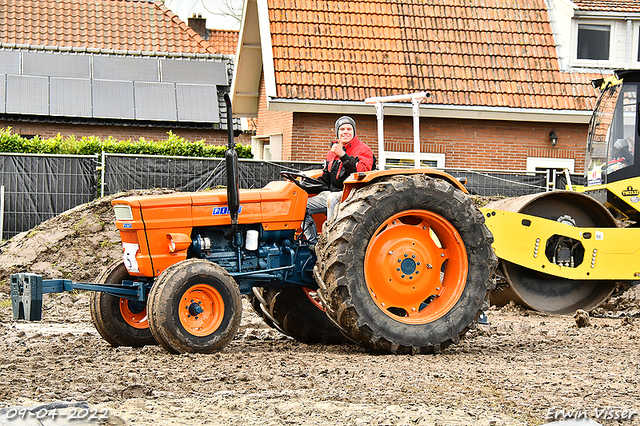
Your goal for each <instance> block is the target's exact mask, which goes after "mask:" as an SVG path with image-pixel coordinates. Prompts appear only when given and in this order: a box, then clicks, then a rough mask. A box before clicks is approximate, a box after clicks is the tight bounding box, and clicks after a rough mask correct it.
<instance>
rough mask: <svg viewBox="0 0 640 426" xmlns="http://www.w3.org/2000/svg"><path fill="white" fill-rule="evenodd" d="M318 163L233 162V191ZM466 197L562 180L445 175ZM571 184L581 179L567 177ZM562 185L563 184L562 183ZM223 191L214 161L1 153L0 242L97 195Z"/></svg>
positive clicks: (513, 192)
mask: <svg viewBox="0 0 640 426" xmlns="http://www.w3.org/2000/svg"><path fill="white" fill-rule="evenodd" d="M321 167H322V164H321V163H312V162H282V161H257V160H240V161H239V162H238V170H239V174H240V187H241V188H246V189H251V188H262V187H264V186H265V185H266V184H267V183H269V182H271V181H274V180H280V179H281V177H280V172H281V171H283V170H286V171H301V170H311V169H319V168H321ZM445 171H446V172H448V173H450V174H451V175H453V176H454V177H456V178H458V179H465V180H466V184H465V186H466V187H467V189H468V190H469V192H470V193H472V194H477V195H482V196H491V195H498V196H506V197H514V196H520V195H526V194H532V193H537V192H543V191H547V190H550V189H553V187H554V184H555V187H557V188H564V180H563V179H564V178H563V177H562V176H560V175H558V174H556V173H548V172H535V173H528V172H508V171H505V172H496V171H478V170H466V169H464V170H463V169H446V170H445ZM570 179H571V181H572V183H573V184H582V181H583V178H582V176H579V175H571V176H570ZM565 180H566V179H565ZM225 185H226V172H225V166H224V161H223V160H221V159H217V158H189V157H163V156H148V155H146V156H145V155H126V154H102V155H98V156H65V155H28V154H0V194H2V192H4V196H1V197H0V198H1V199H0V237H2V238H3V239H4V238H11V237H12V236H14V235H16V234H18V233H20V232H23V231H27V230H29V229H31V228H33V227H34V226H36V225H38V224H39V223H40V222H42V221H44V220H47V219H49V218H51V217H53V216H56V215H58V214H60V213H62V212H64V211H66V210H68V209H70V208H73V207H75V206H77V205H79V204H83V203H86V202H89V201H91V200H93V199H95V198H96V197H98V196H101V195H111V194H115V193H117V192H119V191H124V190H131V189H147V188H172V189H177V190H179V191H200V190H204V189H210V188H216V187H220V186H225Z"/></svg>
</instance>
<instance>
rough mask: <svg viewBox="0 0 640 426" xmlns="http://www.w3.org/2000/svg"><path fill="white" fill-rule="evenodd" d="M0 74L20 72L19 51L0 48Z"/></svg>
mask: <svg viewBox="0 0 640 426" xmlns="http://www.w3.org/2000/svg"><path fill="white" fill-rule="evenodd" d="M0 74H20V52H17V51H13V50H0Z"/></svg>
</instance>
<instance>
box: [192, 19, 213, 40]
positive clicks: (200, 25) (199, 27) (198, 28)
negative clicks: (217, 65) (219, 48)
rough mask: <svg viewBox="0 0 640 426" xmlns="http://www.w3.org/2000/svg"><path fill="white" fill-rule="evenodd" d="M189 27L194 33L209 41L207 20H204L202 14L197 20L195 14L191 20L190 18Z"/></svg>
mask: <svg viewBox="0 0 640 426" xmlns="http://www.w3.org/2000/svg"><path fill="white" fill-rule="evenodd" d="M189 26H190V27H191V29H192V30H193V31H195V32H196V33H198V35H199V36H200V37H202V38H203V39H205V40H209V30H207V18H203V17H202V14H201V13H199V14H198V17H197V18H196V14H195V13H194V14H193V16H192V17H191V18H189Z"/></svg>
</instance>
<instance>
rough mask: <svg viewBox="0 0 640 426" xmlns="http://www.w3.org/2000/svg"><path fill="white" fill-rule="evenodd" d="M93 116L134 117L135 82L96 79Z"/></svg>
mask: <svg viewBox="0 0 640 426" xmlns="http://www.w3.org/2000/svg"><path fill="white" fill-rule="evenodd" d="M93 116H94V117H96V118H121V119H133V118H134V114H133V82H131V81H113V80H95V79H94V80H93Z"/></svg>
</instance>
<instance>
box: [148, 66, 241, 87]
mask: <svg viewBox="0 0 640 426" xmlns="http://www.w3.org/2000/svg"><path fill="white" fill-rule="evenodd" d="M160 66H161V67H162V81H171V82H174V83H193V84H213V85H218V86H227V85H228V84H229V80H228V76H227V66H226V64H225V63H223V62H201V61H187V60H166V59H165V60H161V61H160Z"/></svg>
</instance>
